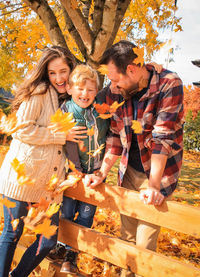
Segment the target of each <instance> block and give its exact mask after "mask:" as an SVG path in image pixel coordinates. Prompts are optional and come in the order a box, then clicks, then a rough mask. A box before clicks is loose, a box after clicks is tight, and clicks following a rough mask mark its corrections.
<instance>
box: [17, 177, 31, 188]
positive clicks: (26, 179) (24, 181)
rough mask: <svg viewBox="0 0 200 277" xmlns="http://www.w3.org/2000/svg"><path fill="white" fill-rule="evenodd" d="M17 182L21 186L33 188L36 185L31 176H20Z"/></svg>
mask: <svg viewBox="0 0 200 277" xmlns="http://www.w3.org/2000/svg"><path fill="white" fill-rule="evenodd" d="M17 182H18V184H19V185H20V186H23V185H26V186H33V185H34V184H35V180H33V179H31V178H30V177H29V176H26V175H22V176H18V177H17Z"/></svg>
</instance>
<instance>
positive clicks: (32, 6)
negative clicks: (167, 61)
mask: <svg viewBox="0 0 200 277" xmlns="http://www.w3.org/2000/svg"><path fill="white" fill-rule="evenodd" d="M175 10H176V7H175V3H174V0H148V1H146V0H117V1H113V0H88V1H86V0H21V1H20V0H9V1H8V0H7V1H0V25H1V26H0V27H1V28H0V52H1V53H0V54H1V55H0V62H1V68H0V87H4V88H9V87H11V86H12V85H13V84H16V83H17V82H19V81H20V77H22V76H23V74H24V72H26V70H27V69H30V68H31V66H33V64H34V62H35V60H36V59H37V58H38V55H40V54H41V51H40V50H42V49H43V48H44V47H45V46H46V45H48V44H49V43H50V44H54V45H61V46H65V47H68V48H69V49H70V50H71V52H72V53H73V55H74V56H75V57H76V58H77V59H78V60H81V61H83V60H85V61H87V62H88V63H89V64H90V65H91V66H93V67H97V66H98V62H99V60H100V58H101V56H102V54H103V52H104V51H105V50H106V49H107V48H109V47H110V46H111V45H112V44H113V43H114V42H116V41H119V40H120V39H129V40H131V41H134V42H135V43H136V44H138V45H140V46H144V47H145V49H146V54H147V55H148V56H151V54H152V53H153V52H154V51H156V50H158V49H159V47H160V46H161V45H162V43H163V42H162V41H159V30H164V29H171V27H172V26H174V31H178V30H181V26H180V18H177V17H176V16H175Z"/></svg>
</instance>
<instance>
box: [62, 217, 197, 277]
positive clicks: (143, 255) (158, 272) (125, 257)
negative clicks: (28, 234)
mask: <svg viewBox="0 0 200 277" xmlns="http://www.w3.org/2000/svg"><path fill="white" fill-rule="evenodd" d="M58 240H59V241H62V242H64V243H66V244H68V245H71V246H72V247H74V248H75V249H79V250H81V251H84V252H87V253H89V254H91V255H94V256H96V257H98V258H100V259H102V260H106V261H108V262H110V263H112V264H114V265H117V266H120V267H122V268H128V267H130V269H131V270H132V271H133V272H136V273H137V274H139V275H141V276H144V277H145V276H146V277H149V276H151V277H158V276H162V277H188V276H190V277H200V269H197V268H195V267H193V266H190V265H186V264H184V263H182V262H179V261H176V260H174V259H170V258H168V257H165V256H163V255H160V254H158V253H155V252H152V251H150V250H146V249H142V248H139V247H136V246H135V245H133V244H132V243H129V242H125V241H123V240H120V239H118V238H113V237H110V236H108V235H105V234H103V233H98V232H96V231H95V230H91V229H88V228H85V227H82V226H80V225H77V224H75V223H72V222H70V221H67V220H63V219H62V220H61V224H60V227H59V235H58Z"/></svg>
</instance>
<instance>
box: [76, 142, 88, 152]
mask: <svg viewBox="0 0 200 277" xmlns="http://www.w3.org/2000/svg"><path fill="white" fill-rule="evenodd" d="M78 146H79V149H80V150H81V152H85V151H86V150H87V148H86V146H85V145H84V141H83V140H79V141H78Z"/></svg>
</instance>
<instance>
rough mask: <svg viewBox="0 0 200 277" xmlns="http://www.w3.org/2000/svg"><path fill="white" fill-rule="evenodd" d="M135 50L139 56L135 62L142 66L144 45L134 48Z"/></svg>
mask: <svg viewBox="0 0 200 277" xmlns="http://www.w3.org/2000/svg"><path fill="white" fill-rule="evenodd" d="M133 52H134V53H135V54H136V55H137V58H135V59H134V60H133V63H134V64H140V66H143V64H144V47H142V48H137V47H134V48H133Z"/></svg>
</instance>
